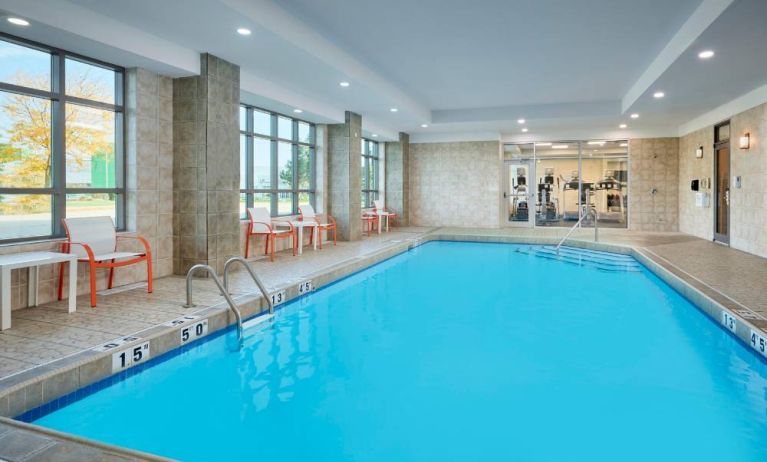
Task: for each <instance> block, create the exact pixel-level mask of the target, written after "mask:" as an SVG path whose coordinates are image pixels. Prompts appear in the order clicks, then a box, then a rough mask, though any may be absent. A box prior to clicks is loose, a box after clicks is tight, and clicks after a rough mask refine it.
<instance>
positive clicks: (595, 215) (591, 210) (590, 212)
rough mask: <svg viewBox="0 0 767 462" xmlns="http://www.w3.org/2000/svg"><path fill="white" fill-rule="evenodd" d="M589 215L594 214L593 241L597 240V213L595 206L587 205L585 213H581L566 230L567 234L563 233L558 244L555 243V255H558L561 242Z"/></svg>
mask: <svg viewBox="0 0 767 462" xmlns="http://www.w3.org/2000/svg"><path fill="white" fill-rule="evenodd" d="M589 215H593V216H594V242H599V225H598V224H597V223H598V222H599V214H598V213H597V209H596V207H588V208H587V210H586V213H584V214H583V215H581V217H580V218H579V219H578V222H577V223H575V224H574V225H573V227H572V228H570V231H568V232H567V234H565V237H563V238H562V240H561V241H559V244H557V247H556V251H557V255H559V248H560V247H562V244H564V243H565V241H566V240H567V239H568V238H569V237H570V235H571V234H573V231H575V229H576V228H578V227H579V226H580V225H581V222H583V219H584V218H586V217H587V216H589Z"/></svg>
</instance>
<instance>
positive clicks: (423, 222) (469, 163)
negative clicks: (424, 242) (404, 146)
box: [409, 141, 501, 228]
mask: <svg viewBox="0 0 767 462" xmlns="http://www.w3.org/2000/svg"><path fill="white" fill-rule="evenodd" d="M409 162H410V169H409V177H410V178H409V184H410V187H409V195H410V213H409V222H410V225H412V226H460V227H485V228H497V227H499V225H500V215H501V214H500V207H501V204H500V191H501V159H500V143H499V142H498V141H474V142H455V143H413V144H411V145H410V160H409Z"/></svg>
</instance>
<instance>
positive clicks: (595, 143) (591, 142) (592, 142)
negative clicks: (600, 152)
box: [588, 141, 605, 146]
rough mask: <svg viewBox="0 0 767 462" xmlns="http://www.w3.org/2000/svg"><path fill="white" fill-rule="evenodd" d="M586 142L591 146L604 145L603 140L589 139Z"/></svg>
mask: <svg viewBox="0 0 767 462" xmlns="http://www.w3.org/2000/svg"><path fill="white" fill-rule="evenodd" d="M588 144H589V145H591V146H604V145H605V141H589V143H588Z"/></svg>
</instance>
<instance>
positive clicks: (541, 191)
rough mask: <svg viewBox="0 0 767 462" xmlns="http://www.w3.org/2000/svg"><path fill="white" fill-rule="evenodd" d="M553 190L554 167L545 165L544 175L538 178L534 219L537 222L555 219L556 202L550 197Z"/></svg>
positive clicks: (556, 218) (556, 217) (556, 215)
mask: <svg viewBox="0 0 767 462" xmlns="http://www.w3.org/2000/svg"><path fill="white" fill-rule="evenodd" d="M556 182H557V189H559V178H557V179H556ZM553 192H554V169H553V168H550V167H547V168H546V170H545V172H544V175H543V177H542V178H541V179H539V180H538V202H537V203H536V219H537V221H538V222H539V223H542V222H549V221H557V220H558V219H559V216H558V214H557V208H558V207H557V205H558V204H557V202H558V200H557V199H556V198H555V197H552V193H553Z"/></svg>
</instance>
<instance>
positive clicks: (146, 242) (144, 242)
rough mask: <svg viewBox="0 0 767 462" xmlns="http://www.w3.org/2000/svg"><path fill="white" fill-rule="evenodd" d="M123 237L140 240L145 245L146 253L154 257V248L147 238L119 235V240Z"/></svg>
mask: <svg viewBox="0 0 767 462" xmlns="http://www.w3.org/2000/svg"><path fill="white" fill-rule="evenodd" d="M121 239H133V240H136V241H139V242H140V243H141V245H143V246H144V253H145V254H146V255H147V257H149V258H152V248H151V247H150V245H149V241H148V240H146V238H144V237H141V236H117V240H118V241H119V240H121Z"/></svg>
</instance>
